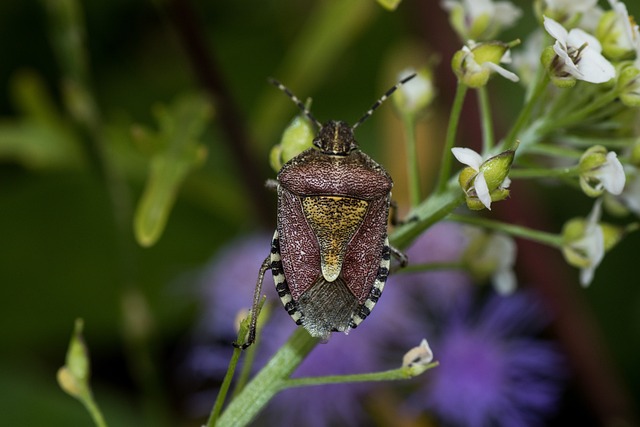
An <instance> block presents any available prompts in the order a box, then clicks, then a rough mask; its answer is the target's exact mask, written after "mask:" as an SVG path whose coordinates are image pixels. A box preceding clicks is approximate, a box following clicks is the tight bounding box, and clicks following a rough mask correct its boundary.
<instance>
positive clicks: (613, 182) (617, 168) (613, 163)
mask: <svg viewBox="0 0 640 427" xmlns="http://www.w3.org/2000/svg"><path fill="white" fill-rule="evenodd" d="M597 176H598V179H600V182H601V183H602V185H603V186H604V189H605V190H607V191H608V192H609V193H611V194H614V195H616V196H617V195H619V194H621V193H622V190H624V184H625V181H626V176H625V174H624V168H623V167H622V163H620V160H618V155H617V154H616V153H615V152H614V151H609V152H608V153H607V162H606V163H605V164H604V166H603V167H602V168H600V171H599V174H598V175H597Z"/></svg>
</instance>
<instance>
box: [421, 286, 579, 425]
mask: <svg viewBox="0 0 640 427" xmlns="http://www.w3.org/2000/svg"><path fill="white" fill-rule="evenodd" d="M547 319H548V318H547V317H546V316H545V315H544V313H543V310H542V308H541V306H540V305H539V303H538V301H537V300H536V299H535V297H534V295H532V294H529V293H526V292H524V291H519V292H517V293H515V294H513V295H511V296H497V295H492V296H491V297H490V298H489V299H488V300H487V301H486V303H485V304H484V305H483V306H482V307H480V308H479V310H477V311H476V310H474V307H473V304H472V298H471V295H469V296H468V297H467V298H463V299H462V301H459V304H458V306H457V307H456V309H455V310H452V311H451V313H450V316H449V317H448V318H447V319H446V321H445V323H444V324H443V325H442V329H441V334H440V337H439V338H437V337H432V338H430V340H431V342H432V348H433V351H434V354H435V357H436V359H437V360H439V361H440V366H439V367H438V368H437V369H435V370H434V371H433V372H432V373H431V374H430V375H429V376H428V377H427V380H428V381H426V382H425V383H424V385H423V387H422V388H421V390H420V391H419V392H418V393H416V395H414V396H412V398H411V403H412V404H413V405H415V406H417V407H420V408H422V409H426V410H428V411H430V412H432V413H434V414H435V415H436V416H437V417H438V418H439V419H441V420H442V421H443V422H444V423H445V425H453V426H465V427H482V426H488V425H491V426H498V427H500V426H508V427H520V426H522V427H531V426H536V425H542V424H543V421H544V419H545V418H546V417H548V416H549V415H551V414H553V413H554V412H555V410H556V406H557V405H558V401H559V397H560V393H561V391H562V384H563V382H564V379H565V377H566V373H565V370H564V368H565V366H564V359H563V357H562V356H561V354H560V353H559V351H558V349H557V348H555V346H554V345H553V344H552V343H551V342H548V341H543V340H540V339H536V338H533V337H532V334H534V333H538V332H539V331H540V330H541V328H542V327H543V326H544V324H545V321H546V320H547Z"/></svg>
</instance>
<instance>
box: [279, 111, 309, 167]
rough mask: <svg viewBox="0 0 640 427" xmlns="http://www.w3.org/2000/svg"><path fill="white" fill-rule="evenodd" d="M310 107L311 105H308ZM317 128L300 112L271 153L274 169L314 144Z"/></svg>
mask: <svg viewBox="0 0 640 427" xmlns="http://www.w3.org/2000/svg"><path fill="white" fill-rule="evenodd" d="M307 107H309V105H307ZM314 134H315V128H314V127H313V124H312V123H311V121H310V120H309V119H308V118H307V117H306V116H305V115H304V114H299V115H297V116H296V117H294V118H293V120H291V123H289V126H287V128H286V129H285V130H284V132H283V133H282V138H281V139H280V143H279V144H277V145H274V146H273V148H272V149H271V153H270V155H269V163H270V165H271V167H272V168H273V170H275V171H276V172H278V171H280V169H281V168H282V165H284V164H285V163H286V162H288V161H289V160H291V159H293V158H294V157H295V156H297V155H298V154H300V153H302V152H303V151H304V150H306V149H308V148H311V147H312V146H313V137H314Z"/></svg>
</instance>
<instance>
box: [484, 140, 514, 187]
mask: <svg viewBox="0 0 640 427" xmlns="http://www.w3.org/2000/svg"><path fill="white" fill-rule="evenodd" d="M514 157H515V150H507V151H503V152H502V153H500V154H498V155H496V156H493V157H490V158H488V159H487V160H485V161H484V163H482V166H480V171H482V172H484V178H485V180H486V181H487V187H488V188H489V191H490V192H491V191H493V190H496V189H497V188H499V187H500V186H501V185H502V183H503V182H504V180H505V179H506V178H507V175H509V170H511V164H512V163H513V158H514ZM492 198H493V197H492Z"/></svg>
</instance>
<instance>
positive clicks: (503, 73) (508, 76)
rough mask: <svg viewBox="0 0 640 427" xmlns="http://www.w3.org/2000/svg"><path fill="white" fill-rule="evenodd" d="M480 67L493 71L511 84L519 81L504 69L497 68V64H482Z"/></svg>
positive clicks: (514, 75)
mask: <svg viewBox="0 0 640 427" xmlns="http://www.w3.org/2000/svg"><path fill="white" fill-rule="evenodd" d="M482 66H483V67H487V68H489V69H490V70H493V71H495V72H496V73H498V74H500V75H501V76H502V77H504V78H506V79H509V80H511V81H512V82H517V81H519V80H520V78H519V77H518V76H517V75H516V74H514V73H512V72H511V71H509V70H507V69H506V68H503V67H501V66H499V65H498V64H494V63H493V62H485V63H484V64H482Z"/></svg>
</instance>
